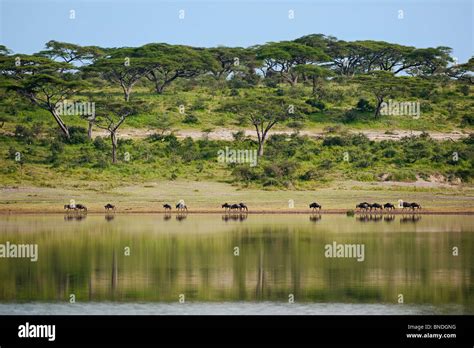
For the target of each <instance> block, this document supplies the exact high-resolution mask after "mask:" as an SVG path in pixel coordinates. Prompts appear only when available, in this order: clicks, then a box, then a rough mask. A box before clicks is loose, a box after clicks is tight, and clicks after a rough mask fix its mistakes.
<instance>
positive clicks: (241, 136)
mask: <svg viewBox="0 0 474 348" xmlns="http://www.w3.org/2000/svg"><path fill="white" fill-rule="evenodd" d="M232 137H233V138H234V141H242V140H244V139H245V131H243V130H239V131H237V132H235V133H232Z"/></svg>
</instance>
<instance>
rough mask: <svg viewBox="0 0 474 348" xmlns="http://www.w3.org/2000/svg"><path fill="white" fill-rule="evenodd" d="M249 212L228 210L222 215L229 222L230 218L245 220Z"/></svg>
mask: <svg viewBox="0 0 474 348" xmlns="http://www.w3.org/2000/svg"><path fill="white" fill-rule="evenodd" d="M248 215H249V214H248V213H233V212H228V213H225V214H223V215H222V220H223V221H225V222H227V221H229V220H231V221H245V220H247V218H248Z"/></svg>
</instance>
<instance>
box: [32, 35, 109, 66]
mask: <svg viewBox="0 0 474 348" xmlns="http://www.w3.org/2000/svg"><path fill="white" fill-rule="evenodd" d="M45 46H46V50H43V51H40V52H38V53H37V54H36V55H38V56H42V57H48V58H50V59H52V60H60V61H63V62H65V63H73V62H79V63H81V64H85V63H87V62H90V61H93V60H94V59H97V58H99V57H100V56H102V55H104V54H105V50H104V49H103V48H100V47H97V46H80V45H76V44H73V43H68V42H60V41H55V40H51V41H48V42H47V43H46V45H45Z"/></svg>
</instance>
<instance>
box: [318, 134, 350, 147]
mask: <svg viewBox="0 0 474 348" xmlns="http://www.w3.org/2000/svg"><path fill="white" fill-rule="evenodd" d="M344 145H346V140H345V139H344V138H342V137H340V136H330V137H326V138H324V140H323V146H344Z"/></svg>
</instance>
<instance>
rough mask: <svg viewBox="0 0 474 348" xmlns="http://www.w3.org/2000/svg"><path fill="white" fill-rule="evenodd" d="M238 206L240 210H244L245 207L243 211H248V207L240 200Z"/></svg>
mask: <svg viewBox="0 0 474 348" xmlns="http://www.w3.org/2000/svg"><path fill="white" fill-rule="evenodd" d="M239 207H240V208H239V209H240V210H244V209H245V211H249V208H247V205H246V204H245V203H242V202H240V203H239Z"/></svg>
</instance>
